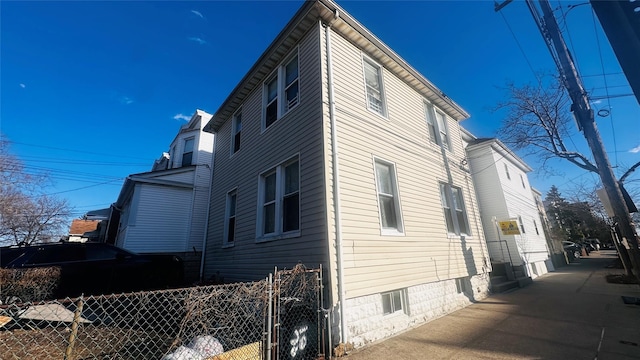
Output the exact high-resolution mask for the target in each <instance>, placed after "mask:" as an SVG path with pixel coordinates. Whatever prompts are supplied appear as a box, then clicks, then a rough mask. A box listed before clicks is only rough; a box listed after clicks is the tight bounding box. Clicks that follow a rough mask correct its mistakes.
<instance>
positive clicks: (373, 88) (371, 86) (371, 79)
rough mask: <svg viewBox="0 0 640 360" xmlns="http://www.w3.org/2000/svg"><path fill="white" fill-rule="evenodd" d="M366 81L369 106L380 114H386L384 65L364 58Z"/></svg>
mask: <svg viewBox="0 0 640 360" xmlns="http://www.w3.org/2000/svg"><path fill="white" fill-rule="evenodd" d="M364 83H365V87H366V90H367V108H368V109H369V110H371V111H373V112H375V113H377V114H379V115H382V116H386V114H385V108H384V93H383V91H384V89H383V87H382V67H380V66H379V65H377V64H375V63H373V62H371V61H369V60H367V59H364Z"/></svg>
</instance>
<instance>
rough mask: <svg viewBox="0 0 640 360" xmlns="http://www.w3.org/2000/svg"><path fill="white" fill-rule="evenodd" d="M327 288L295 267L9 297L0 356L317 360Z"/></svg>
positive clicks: (2, 314) (1, 322)
mask: <svg viewBox="0 0 640 360" xmlns="http://www.w3.org/2000/svg"><path fill="white" fill-rule="evenodd" d="M321 284H322V279H321V271H320V270H318V269H314V270H307V269H306V268H304V267H303V266H302V265H299V266H296V267H295V268H294V269H292V270H281V271H277V272H276V274H275V276H273V275H270V276H269V277H268V278H267V279H265V280H262V281H257V282H247V283H233V284H224V285H210V286H197V287H190V288H182V289H171V290H159V291H146V292H135V293H127V294H120V295H99V296H86V297H80V298H74V299H69V298H67V299H63V300H55V301H43V302H36V301H32V302H19V303H12V304H6V300H7V298H6V297H4V294H7V292H6V291H3V292H2V294H3V300H4V301H5V304H3V305H0V359H65V360H67V359H68V360H79V359H104V360H107V359H158V360H160V359H162V360H187V359H189V360H205V359H207V360H257V359H266V360H275V359H287V360H305V359H316V358H318V354H319V352H320V349H321V348H322V346H321V344H320V341H321V340H322V339H321V337H320V336H319V334H320V329H319V326H320V321H319V316H320V315H319V314H320V312H319V310H318V309H321V307H320V305H321V301H322V298H321V296H322V295H321V293H322V291H321ZM0 285H2V288H3V290H4V289H5V288H6V286H5V283H4V282H3V283H2V284H0Z"/></svg>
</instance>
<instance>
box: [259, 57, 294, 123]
mask: <svg viewBox="0 0 640 360" xmlns="http://www.w3.org/2000/svg"><path fill="white" fill-rule="evenodd" d="M299 78H300V76H299V64H298V53H297V50H296V54H295V55H294V56H293V57H291V58H289V59H288V60H287V61H285V62H284V63H283V64H282V65H280V66H278V68H277V69H276V70H275V71H274V73H273V75H271V77H269V79H268V80H267V81H266V82H265V83H264V90H263V91H264V92H263V99H264V100H263V105H264V106H263V108H264V114H263V119H264V121H263V128H264V129H266V128H268V127H269V126H271V124H273V123H274V122H276V120H278V119H280V118H281V117H282V116H283V115H284V114H286V113H287V112H289V110H291V109H293V108H294V107H295V106H296V105H298V103H299V102H300V80H299Z"/></svg>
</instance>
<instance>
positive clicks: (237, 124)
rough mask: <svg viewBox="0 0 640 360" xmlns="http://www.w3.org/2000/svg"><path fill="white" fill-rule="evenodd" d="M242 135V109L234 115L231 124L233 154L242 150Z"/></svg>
mask: <svg viewBox="0 0 640 360" xmlns="http://www.w3.org/2000/svg"><path fill="white" fill-rule="evenodd" d="M241 133H242V109H240V110H238V111H237V112H236V113H235V115H233V121H232V122H231V153H232V154H235V153H236V152H237V151H238V150H240V135H241Z"/></svg>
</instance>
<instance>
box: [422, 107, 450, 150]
mask: <svg viewBox="0 0 640 360" xmlns="http://www.w3.org/2000/svg"><path fill="white" fill-rule="evenodd" d="M426 113H427V114H426V115H427V128H428V129H429V140H431V142H432V143H435V144H438V145H440V146H442V147H443V148H445V149H450V146H449V133H448V132H447V120H446V117H445V115H444V114H443V113H442V112H440V111H439V110H436V109H435V108H434V107H433V105H431V104H427V106H426Z"/></svg>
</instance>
